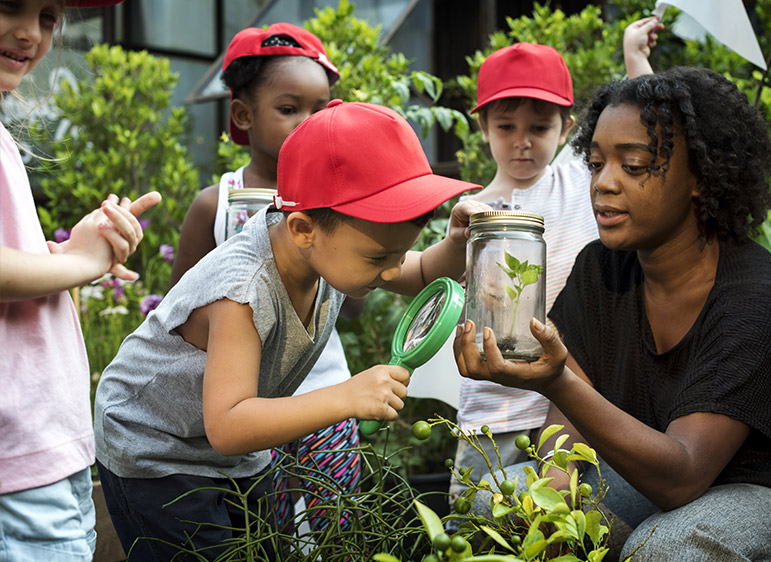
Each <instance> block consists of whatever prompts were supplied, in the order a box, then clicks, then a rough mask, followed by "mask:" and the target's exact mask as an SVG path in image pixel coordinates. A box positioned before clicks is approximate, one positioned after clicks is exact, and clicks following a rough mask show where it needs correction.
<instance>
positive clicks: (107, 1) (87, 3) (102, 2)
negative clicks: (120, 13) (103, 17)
mask: <svg viewBox="0 0 771 562" xmlns="http://www.w3.org/2000/svg"><path fill="white" fill-rule="evenodd" d="M121 2H123V0H67V1H66V2H65V4H66V5H67V6H72V7H74V8H101V7H103V6H114V5H115V4H120V3H121Z"/></svg>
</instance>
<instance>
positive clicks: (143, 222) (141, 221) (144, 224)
mask: <svg viewBox="0 0 771 562" xmlns="http://www.w3.org/2000/svg"><path fill="white" fill-rule="evenodd" d="M137 220H138V221H139V226H141V227H142V230H144V229H145V228H147V227H148V226H149V225H150V219H137Z"/></svg>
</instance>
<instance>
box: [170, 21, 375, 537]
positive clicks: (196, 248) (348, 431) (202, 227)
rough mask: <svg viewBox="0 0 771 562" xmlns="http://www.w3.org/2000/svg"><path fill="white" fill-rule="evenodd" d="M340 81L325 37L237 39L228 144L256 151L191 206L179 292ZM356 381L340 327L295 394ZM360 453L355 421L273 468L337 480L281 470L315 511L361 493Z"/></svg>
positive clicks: (267, 183) (290, 509) (350, 305)
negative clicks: (234, 209)
mask: <svg viewBox="0 0 771 562" xmlns="http://www.w3.org/2000/svg"><path fill="white" fill-rule="evenodd" d="M338 78H339V73H338V71H337V68H336V67H335V66H334V64H332V62H330V60H329V58H328V57H327V54H326V51H325V50H324V45H323V44H322V43H321V41H320V40H319V38H318V37H316V36H315V35H314V34H313V33H311V32H309V31H307V30H305V29H303V28H301V27H297V26H295V25H292V24H290V23H275V24H273V25H270V26H268V27H267V28H264V29H263V28H259V27H249V28H246V29H244V30H242V31H239V32H238V33H237V34H236V35H235V37H233V39H232V41H231V42H230V45H229V46H228V49H227V51H226V52H225V59H224V62H223V64H222V80H223V82H224V83H225V85H226V86H227V87H228V88H229V89H230V98H231V101H230V126H229V128H230V137H231V138H232V139H233V142H235V143H236V144H239V145H242V146H249V147H250V152H251V160H250V161H249V163H248V164H247V165H245V166H243V167H241V168H239V169H238V170H235V171H233V172H227V173H225V174H223V175H222V177H221V178H220V181H219V184H215V185H212V186H209V187H207V188H205V189H203V190H201V192H200V193H199V194H198V196H197V197H196V198H195V200H194V201H193V203H192V205H191V206H190V209H189V210H188V212H187V214H186V216H185V221H184V223H183V224H182V231H181V232H180V237H179V251H178V252H177V256H176V258H175V260H174V267H173V269H172V272H171V286H174V285H175V284H176V283H177V281H179V279H180V278H181V277H182V275H183V274H184V273H185V272H186V271H187V270H189V269H190V268H191V267H192V266H193V265H195V264H196V263H197V262H198V261H199V260H200V259H201V258H202V257H203V256H205V255H206V254H207V253H209V252H210V251H211V250H213V249H214V248H215V247H216V246H218V245H219V244H221V243H222V242H224V241H225V238H226V232H225V231H226V227H225V222H226V221H225V217H226V213H227V205H228V194H229V193H230V192H231V190H235V189H243V188H262V189H276V171H277V167H278V153H279V148H280V147H281V144H282V143H283V142H284V140H285V139H286V137H287V136H289V133H291V132H292V131H293V130H294V129H295V127H297V126H298V125H299V124H300V123H302V122H303V121H304V120H305V119H307V118H308V117H310V116H311V115H312V114H313V113H315V112H316V111H320V110H321V109H324V108H325V107H326V106H327V103H329V97H330V88H331V87H332V85H333V84H334V83H335V82H336V81H337V80H338ZM365 302H366V299H346V301H345V303H344V304H343V307H342V309H341V314H342V315H343V316H345V317H354V316H356V315H357V314H359V313H360V312H361V308H362V307H363V306H364V304H365ZM350 377H351V372H350V370H349V369H348V364H347V360H346V357H345V351H344V349H343V344H342V341H341V340H340V336H339V334H338V333H337V330H333V331H332V333H331V335H330V338H329V341H328V342H327V345H326V347H325V348H324V350H323V351H322V352H321V355H320V356H319V358H318V360H317V361H316V364H315V365H314V366H313V369H311V372H310V373H309V374H308V376H307V378H306V379H305V380H304V381H303V383H302V384H301V385H300V387H298V389H297V390H296V391H295V394H303V393H305V392H309V391H311V390H315V389H318V388H321V387H324V386H330V385H333V384H337V383H340V382H343V381H345V380H347V379H349V378H350ZM358 446H359V436H358V424H357V422H356V420H355V419H348V420H344V421H341V422H339V423H337V424H335V425H333V426H329V427H326V428H324V429H322V430H319V431H317V432H315V433H313V434H312V435H308V436H304V437H302V438H301V439H299V440H297V441H293V442H291V443H286V444H284V445H282V446H281V447H280V448H276V449H274V450H273V452H272V453H273V459H274V460H273V462H274V463H280V462H281V461H282V460H283V456H284V454H289V455H291V456H292V457H293V458H294V459H296V461H297V462H299V463H300V464H301V465H302V466H304V467H307V468H308V469H309V470H311V471H322V472H324V473H326V474H328V476H329V478H328V481H327V482H325V485H323V486H320V485H318V484H317V480H316V479H314V478H298V480H297V483H296V484H290V479H289V478H288V477H287V476H286V475H285V474H284V472H283V471H275V472H274V478H275V486H276V489H279V490H288V489H289V488H290V487H301V488H302V489H304V490H307V493H305V494H303V496H302V499H303V501H304V503H305V505H306V507H307V508H309V509H312V508H313V507H314V506H315V505H316V504H318V503H320V502H322V501H329V500H331V499H332V498H333V497H334V496H335V495H336V494H337V493H352V492H354V491H355V490H356V489H357V486H358V482H359V478H360V475H361V458H360V456H359V454H358V452H356V451H355V449H356V448H357V447H358ZM279 449H280V450H279ZM320 451H324V452H320ZM316 474H318V472H316ZM312 514H313V515H312V516H311V517H309V518H308V520H309V525H310V528H311V530H314V531H315V530H320V529H321V528H322V527H323V526H324V525H326V523H327V522H328V521H329V519H328V518H327V517H325V516H324V515H325V514H324V513H322V512H318V511H312ZM293 515H294V499H293V498H292V494H291V493H290V492H288V491H287V492H285V493H283V494H280V495H279V496H277V501H276V516H277V525H278V526H279V528H284V527H285V526H287V525H290V524H291V523H292V520H293Z"/></svg>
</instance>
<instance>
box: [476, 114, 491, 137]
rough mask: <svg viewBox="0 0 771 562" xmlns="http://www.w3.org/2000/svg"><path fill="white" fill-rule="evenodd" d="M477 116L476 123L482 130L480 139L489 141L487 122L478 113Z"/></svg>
mask: <svg viewBox="0 0 771 562" xmlns="http://www.w3.org/2000/svg"><path fill="white" fill-rule="evenodd" d="M476 118H477V124H478V125H479V130H480V131H482V140H483V141H485V142H490V137H488V136H487V123H486V121H485V120H484V119H480V118H479V113H478V112H477V114H476Z"/></svg>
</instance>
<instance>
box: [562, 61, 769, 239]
mask: <svg viewBox="0 0 771 562" xmlns="http://www.w3.org/2000/svg"><path fill="white" fill-rule="evenodd" d="M623 104H633V105H636V106H637V107H639V108H640V122H641V123H642V124H643V125H644V126H645V127H646V129H647V131H648V135H649V137H650V139H651V141H650V144H649V145H648V148H649V150H650V152H651V155H653V157H654V160H655V159H656V158H660V161H661V162H662V163H661V164H660V165H659V166H657V167H654V168H652V169H651V171H650V172H651V173H652V174H666V171H667V169H668V167H669V160H670V158H671V156H672V147H673V142H672V137H673V135H674V132H675V129H676V128H677V129H678V130H682V131H684V133H685V140H686V144H687V146H688V165H689V167H690V168H691V171H692V172H693V173H694V174H695V175H696V177H697V178H698V182H699V183H698V185H699V199H698V206H699V220H700V221H701V226H702V229H703V232H704V234H705V235H706V236H711V235H717V237H718V238H720V239H727V240H734V241H743V240H746V239H747V238H749V237H750V236H754V235H755V233H756V232H757V228H758V226H759V225H760V224H761V223H762V222H763V221H764V220H765V218H766V216H767V215H766V211H767V209H768V208H769V207H771V190H769V184H768V183H767V181H768V179H769V177H771V139H769V127H768V124H767V123H766V122H765V121H764V120H763V118H762V117H761V116H760V114H759V113H758V111H757V110H756V109H755V108H754V107H753V106H752V105H750V103H749V102H748V100H747V97H746V96H745V95H744V94H743V93H742V92H741V91H740V90H739V89H738V88H737V87H736V85H735V84H734V83H733V82H731V81H730V80H728V79H726V78H724V77H723V76H721V75H720V74H717V73H716V72H713V71H711V70H708V69H704V68H691V67H678V68H673V69H670V70H667V71H665V72H661V73H658V74H647V75H644V76H640V77H638V78H635V79H633V80H626V81H623V82H610V83H607V84H603V85H602V86H600V87H599V88H598V89H597V91H596V92H595V94H594V97H593V99H592V101H591V103H590V105H589V106H588V108H587V110H586V113H585V115H584V117H583V119H582V120H581V126H580V127H579V130H578V132H577V133H576V135H575V137H574V138H573V140H572V141H571V143H572V145H573V149H574V151H575V152H576V154H582V155H583V156H584V159H585V160H586V162H587V163H588V162H589V147H590V144H591V142H592V136H593V135H594V130H595V127H596V126H597V120H598V118H599V116H600V113H602V111H603V110H604V109H605V108H606V107H608V106H618V105H623Z"/></svg>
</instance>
